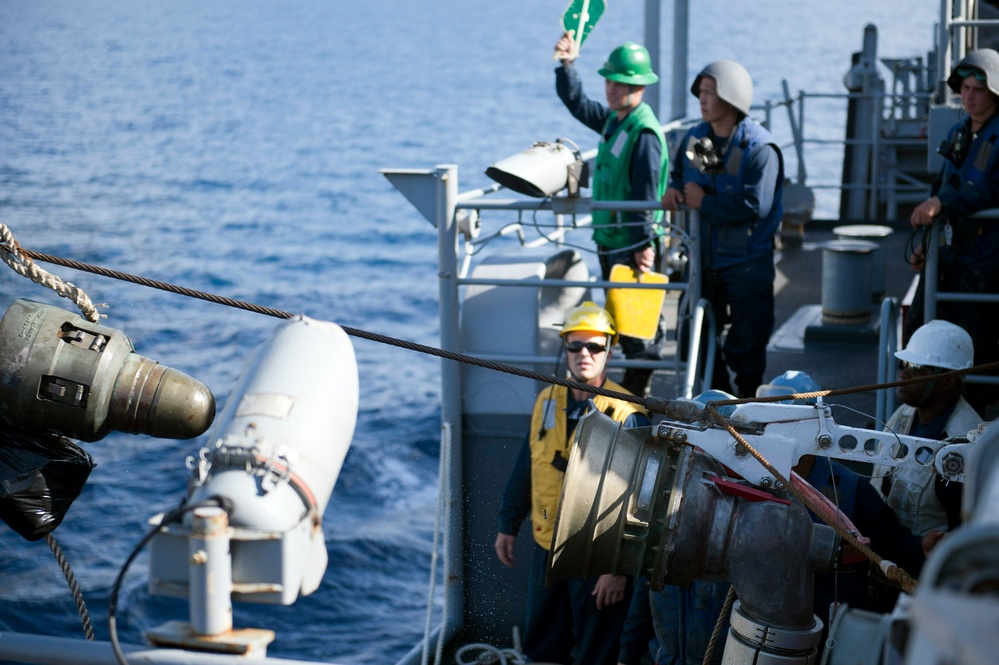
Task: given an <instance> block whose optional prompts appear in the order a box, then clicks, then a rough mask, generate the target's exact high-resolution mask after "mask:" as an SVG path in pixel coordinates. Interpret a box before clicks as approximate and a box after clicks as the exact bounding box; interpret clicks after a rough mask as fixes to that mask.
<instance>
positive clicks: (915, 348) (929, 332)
mask: <svg viewBox="0 0 999 665" xmlns="http://www.w3.org/2000/svg"><path fill="white" fill-rule="evenodd" d="M895 357H896V358H898V359H899V360H902V361H904V362H908V363H912V364H913V365H927V366H929V367H942V368H944V369H967V368H969V367H971V366H972V365H973V364H974V359H975V348H974V345H973V344H972V342H971V335H969V334H968V332H967V331H966V330H965V329H964V328H961V327H960V326H956V325H954V324H953V323H950V322H949V321H941V320H940V319H934V320H933V321H930V322H929V323H926V324H924V325H922V326H921V327H920V328H919V329H918V330H916V332H914V333H912V339H910V340H909V343H908V344H907V345H906V347H905V348H904V349H902V350H901V351H896V352H895Z"/></svg>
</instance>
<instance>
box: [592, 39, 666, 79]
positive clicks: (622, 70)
mask: <svg viewBox="0 0 999 665" xmlns="http://www.w3.org/2000/svg"><path fill="white" fill-rule="evenodd" d="M597 73H598V74H600V75H601V76H603V77H604V78H605V79H609V80H611V81H617V82H618V83H627V84H628V85H652V84H653V83H655V82H656V81H658V80H659V77H658V76H656V73H655V72H654V71H652V58H650V57H649V52H648V50H647V49H646V48H645V47H644V46H642V45H641V44H636V43H635V42H625V43H624V44H621V45H620V46H618V47H617V48H616V49H614V50H613V51H611V54H610V55H609V56H607V62H605V63H604V66H603V67H601V68H600V70H599V72H597Z"/></svg>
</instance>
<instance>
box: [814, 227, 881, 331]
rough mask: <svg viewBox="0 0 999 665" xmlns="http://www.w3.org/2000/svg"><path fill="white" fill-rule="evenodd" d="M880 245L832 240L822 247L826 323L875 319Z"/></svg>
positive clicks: (823, 314)
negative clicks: (875, 278)
mask: <svg viewBox="0 0 999 665" xmlns="http://www.w3.org/2000/svg"><path fill="white" fill-rule="evenodd" d="M877 248H878V244H877V243H874V242H870V241H867V240H831V241H829V242H827V243H825V244H824V245H822V322H823V323H829V324H839V325H856V324H863V323H867V322H868V321H870V319H871V272H872V271H871V259H872V258H873V255H874V251H875V250H876V249H877Z"/></svg>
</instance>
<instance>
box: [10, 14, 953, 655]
mask: <svg viewBox="0 0 999 665" xmlns="http://www.w3.org/2000/svg"><path fill="white" fill-rule="evenodd" d="M692 5H694V6H693V7H692V8H691V38H690V77H689V78H692V77H693V75H694V74H695V73H696V71H698V70H699V69H700V68H701V67H702V66H703V65H704V64H706V63H707V62H710V61H711V60H715V59H719V58H734V59H737V60H740V61H741V62H743V63H744V64H745V65H746V66H747V68H748V69H749V70H750V72H751V73H752V74H753V76H754V80H755V84H756V91H757V100H761V99H762V98H764V97H773V96H777V95H778V94H779V93H780V86H781V80H782V79H787V80H788V82H789V85H790V87H791V89H792V90H793V91H796V90H798V89H807V90H810V91H819V92H842V91H843V89H842V77H843V74H845V72H846V70H847V68H848V65H849V55H850V53H851V52H852V51H855V50H858V49H859V48H860V45H861V36H862V30H863V27H864V25H866V24H868V23H874V24H877V25H878V26H879V27H880V30H879V36H880V44H881V46H880V53H881V54H882V55H883V56H890V57H902V56H906V57H907V56H925V54H926V51H928V50H929V49H930V48H931V46H932V28H933V24H934V22H935V20H936V18H937V3H936V2H933V0H880V1H879V2H874V3H871V2H863V1H861V0H844V1H842V2H837V3H828V2H819V1H818V0H805V1H801V0H798V1H792V0H760V1H758V2H731V1H728V2H726V1H725V0H704V1H702V2H697V3H692ZM564 6H565V2H564V1H563V0H559V1H558V2H555V1H554V0H544V1H540V0H539V1H537V2H531V3H501V2H485V1H483V0H437V1H436V2H433V3H404V2H399V1H398V0H395V1H393V0H367V1H366V2H363V3H348V2H345V1H343V0H328V1H325V2H320V1H319V0H311V1H309V0H285V1H282V2H277V1H263V0H262V1H260V2H252V3H250V2H235V1H221V2H191V1H186V0H180V1H173V2H161V3H134V2H127V1H125V0H99V1H98V0H83V1H72V2H71V1H69V0H46V1H44V2H15V1H14V0H0V222H3V223H5V224H7V225H8V226H9V227H10V228H11V229H12V231H13V233H14V234H15V237H16V238H17V239H18V241H19V242H20V243H21V244H22V245H23V246H24V247H26V248H28V249H33V250H36V251H40V252H44V253H48V254H55V255H59V256H64V257H67V258H71V259H75V260H78V261H82V262H88V263H95V264H99V265H102V266H105V267H108V268H113V269H116V270H121V271H124V272H130V273H135V274H139V275H143V276H146V277H149V278H152V279H158V280H161V281H166V282H171V283H174V284H179V285H182V286H187V287H190V288H194V289H200V290H204V291H209V292H213V293H217V294H219V295H223V296H228V297H232V298H237V299H241V300H246V301H250V302H254V303H258V304H261V305H266V306H269V307H274V308H277V309H282V310H285V311H289V312H294V313H304V314H307V315H309V316H312V317H315V318H320V319H326V320H331V321H335V322H338V323H341V324H343V325H348V326H352V327H355V328H361V329H365V330H369V331H372V332H376V333H381V334H385V335H391V336H395V337H400V338H404V339H409V340H412V341H415V342H420V343H424V344H430V345H436V344H437V341H438V324H437V302H436V299H437V282H436V263H435V262H436V258H435V251H436V240H435V235H434V231H433V229H432V227H431V226H430V225H429V224H428V223H427V222H426V221H425V220H424V219H423V218H422V217H421V216H420V215H419V214H418V213H417V212H416V211H415V210H414V209H413V208H412V207H411V206H410V205H409V204H408V203H407V202H406V201H405V199H404V198H403V197H402V196H401V195H399V194H398V193H396V192H395V191H394V190H393V188H392V187H391V186H390V185H389V184H388V182H387V181H386V180H385V179H384V177H383V176H381V175H380V174H379V173H378V169H379V168H383V167H406V168H417V167H419V168H430V167H433V166H435V165H437V164H443V163H454V164H458V165H459V166H460V171H459V177H460V181H461V189H462V190H464V189H469V188H472V187H479V186H483V185H486V184H488V181H487V179H486V178H485V176H484V175H483V174H482V172H483V170H484V169H485V168H486V167H487V166H488V165H489V164H490V163H492V162H493V161H496V160H498V159H500V158H502V157H505V156H508V155H511V154H514V153H516V152H519V151H521V150H523V149H525V148H527V147H528V146H530V145H531V143H533V142H534V141H538V140H554V139H555V138H559V137H567V138H570V139H572V140H574V141H576V142H577V143H579V144H580V145H581V146H582V147H584V148H588V147H592V145H593V137H592V136H591V135H590V134H589V132H588V130H585V129H583V128H582V127H581V126H580V125H579V124H578V123H576V122H575V121H574V120H573V119H572V118H571V117H569V115H568V113H566V112H565V110H564V109H563V108H562V107H561V105H560V103H559V102H558V100H557V99H556V97H555V95H554V91H553V76H552V68H553V66H554V63H553V62H552V61H551V53H552V46H553V44H554V42H555V40H556V38H557V37H558V31H559V28H558V18H559V16H560V15H561V13H562V10H563V9H564ZM641 12H642V6H641V3H639V2H636V1H630V2H625V1H623V0H617V2H614V3H610V7H609V8H608V10H607V12H606V13H605V15H604V17H603V19H602V20H601V23H600V25H598V26H597V28H596V30H595V31H594V32H593V34H592V36H591V37H590V39H589V40H588V41H587V43H586V44H585V45H584V49H583V56H582V60H581V62H580V68H581V72H582V73H583V78H584V83H585V85H586V87H587V89H588V90H589V91H590V92H591V94H593V96H594V97H599V96H600V90H601V85H602V84H601V82H600V79H599V77H598V76H597V74H596V69H597V68H598V67H599V66H600V64H602V62H603V57H604V55H605V54H606V53H607V52H608V51H609V50H610V49H611V48H613V47H614V46H616V45H617V44H618V43H620V42H622V41H625V40H629V39H630V40H636V41H641V40H642V31H641V27H640V25H641ZM671 18H672V5H671V4H670V3H665V6H664V8H663V22H664V24H665V25H664V35H663V52H664V54H665V56H666V57H667V58H668V54H669V35H670V30H671V26H670V21H671ZM664 69H665V70H666V71H667V72H668V66H666V67H664ZM664 73H665V72H664ZM688 82H689V81H688ZM660 87H663V88H665V87H666V86H660ZM650 94H651V93H650ZM661 94H662V98H663V106H662V108H663V109H668V104H669V92H668V90H666V89H664V90H662V91H661ZM695 109H696V106H695V102H694V100H693V98H692V97H691V99H690V106H689V110H690V111H694V110H695ZM843 116H844V114H843V111H842V108H841V106H840V108H836V107H833V106H830V107H828V108H825V107H817V108H816V109H814V111H812V110H810V112H809V118H808V123H809V124H810V125H811V123H815V131H816V134H820V133H821V132H828V136H831V137H839V136H841V135H842V129H841V128H842V125H843ZM806 161H807V162H808V167H809V174H810V176H811V175H814V176H815V177H817V178H821V179H824V180H835V178H836V177H837V176H838V173H839V163H838V158H837V157H836V155H835V154H832V155H830V154H822V153H816V154H814V155H813V154H808V155H806ZM794 168H795V161H794V158H793V155H789V173H793V169H794ZM822 201H826V200H825V199H820V203H821V205H823V206H826V207H824V208H820V211H819V214H820V216H822V214H823V213H825V214H826V215H831V214H834V204H827V203H823V202H822ZM44 267H46V268H47V269H50V270H52V271H53V272H54V273H56V274H58V275H60V276H62V277H64V278H65V279H67V280H70V281H72V282H73V283H75V284H76V285H78V286H79V287H81V288H83V289H84V290H85V291H86V292H87V293H88V294H89V295H90V297H91V298H92V299H93V300H94V302H98V303H105V304H106V305H107V306H106V307H105V308H103V309H102V312H103V313H104V314H106V316H107V318H106V319H105V321H104V323H105V324H106V325H109V326H111V327H114V328H117V329H119V330H122V331H123V332H125V333H126V334H128V335H129V337H130V338H131V339H132V341H133V343H134V344H135V347H136V349H137V350H138V351H139V352H140V353H141V354H143V355H145V356H148V357H150V358H153V359H154V360H157V361H159V362H161V363H163V364H165V365H168V366H170V367H175V368H177V369H179V370H181V371H183V372H185V373H187V374H190V375H192V376H194V377H196V378H198V379H200V380H201V381H203V382H205V383H206V384H207V385H208V386H209V387H210V388H211V389H212V391H213V392H214V394H215V395H216V398H217V400H218V402H219V405H220V407H221V405H222V404H223V403H224V401H225V399H226V397H227V396H228V393H229V391H230V389H231V386H232V383H233V381H234V380H235V378H236V376H237V375H238V373H239V371H240V369H241V366H242V362H243V358H244V357H245V356H246V355H247V354H248V353H249V352H250V351H251V350H252V349H253V348H254V347H255V346H256V345H257V344H259V343H260V342H261V341H263V340H264V339H265V338H266V337H267V335H268V334H269V333H270V332H271V331H272V330H273V329H274V327H275V326H276V325H278V322H277V321H276V320H275V319H271V318H267V317H264V316H261V315H257V314H251V313H247V312H242V311H238V310H234V309H230V308H225V307H221V306H218V305H214V304H209V303H205V302H201V301H197V300H192V299H189V298H184V297H181V296H178V295H173V294H168V293H163V292H159V291H154V290H150V289H146V288H143V287H139V286H135V285H130V284H125V283H122V282H117V281H113V280H109V279H106V278H102V277H97V276H93V275H90V274H87V273H79V272H76V271H72V270H66V269H62V268H59V267H54V266H44ZM18 297H24V298H31V299H35V300H41V301H44V302H48V303H50V304H54V305H58V306H61V307H64V308H66V309H70V310H72V309H73V306H72V303H69V302H68V301H60V300H59V299H58V298H57V297H56V296H55V295H54V294H52V293H51V292H49V291H47V290H45V289H43V288H42V287H40V286H37V285H35V284H32V283H30V282H28V281H26V280H24V279H22V278H20V277H18V276H17V275H16V274H14V273H13V272H11V271H9V270H2V271H0V298H2V303H3V307H4V308H5V307H6V305H7V304H9V302H10V301H11V300H13V299H14V298H18ZM355 351H356V353H357V358H358V364H359V370H360V386H361V408H360V411H359V414H358V424H357V431H356V434H355V438H354V441H353V444H352V448H351V450H350V453H349V454H348V455H347V458H346V461H345V464H344V468H343V471H342V473H341V476H340V479H339V482H338V483H337V485H336V488H335V489H334V492H333V497H332V499H331V501H330V504H329V507H328V509H327V511H326V514H325V519H324V530H325V533H326V537H327V542H328V547H329V553H330V565H329V568H328V570H327V572H326V575H325V578H324V580H323V585H322V587H321V588H320V589H319V591H317V592H316V593H315V594H313V595H312V596H309V597H306V598H303V599H301V600H300V601H299V602H298V603H297V604H296V605H294V606H292V607H287V608H282V607H271V606H253V605H244V604H241V605H237V606H236V613H235V623H236V625H237V626H241V627H265V628H270V629H272V630H275V631H276V633H277V639H276V641H275V642H274V643H273V644H272V645H271V647H270V649H269V653H270V654H271V655H274V656H283V657H289V658H304V659H315V660H321V661H326V662H339V663H358V664H361V663H386V662H394V661H395V660H397V659H398V658H399V657H401V655H402V654H404V653H405V652H407V651H408V650H409V648H410V647H411V646H412V645H413V644H414V643H415V642H416V641H417V640H418V639H419V636H420V635H421V634H422V629H423V620H424V613H425V603H426V586H427V582H428V571H427V567H428V564H429V562H430V556H431V553H430V551H431V544H432V540H433V526H434V518H433V515H434V510H435V504H436V498H437V497H436V493H437V485H436V482H437V446H438V439H439V436H438V429H439V406H440V389H439V383H438V382H439V378H438V368H439V361H438V360H437V359H434V358H431V357H427V356H423V355H419V354H416V353H413V352H410V351H405V350H401V349H395V348H392V347H386V346H382V345H378V344H375V343H374V342H369V341H364V340H356V341H355ZM331 380H336V377H331ZM203 444H204V440H203V439H199V440H195V441H173V440H159V439H152V438H149V437H141V436H126V435H120V434H112V435H110V436H108V437H107V438H105V439H104V440H102V441H99V442H95V443H91V444H86V446H85V447H86V449H87V450H88V451H89V452H90V453H91V454H92V455H93V456H94V458H95V459H96V461H97V462H98V467H97V468H96V469H95V471H94V473H93V474H92V476H91V479H90V481H89V483H88V484H87V486H86V488H85V490H84V492H83V494H82V496H81V497H80V498H79V499H78V500H77V502H76V503H75V504H74V506H73V507H72V509H71V510H70V512H69V514H68V516H67V518H66V520H65V522H64V523H63V524H62V525H61V526H60V528H59V529H58V530H57V531H56V533H55V535H56V538H57V539H58V541H59V542H60V544H61V546H62V547H63V549H64V551H65V554H66V556H67V558H68V560H69V562H70V564H71V565H72V567H73V569H74V572H75V573H76V575H77V577H78V579H79V581H80V584H81V587H82V589H83V592H84V596H85V599H86V600H87V602H88V606H89V608H90V611H91V614H92V617H93V619H94V624H95V630H96V632H97V637H98V639H107V638H108V633H107V626H106V614H107V604H108V594H109V591H110V588H111V585H112V583H113V581H114V578H115V576H116V575H117V574H118V571H119V569H120V567H121V565H122V563H123V562H124V560H125V558H126V557H127V556H128V554H129V552H130V551H131V549H132V547H133V546H134V545H135V544H136V543H137V542H138V541H139V540H140V539H141V537H142V535H143V533H144V531H145V525H146V520H147V519H148V518H149V517H150V516H152V515H154V514H156V513H158V512H160V511H162V510H164V509H167V508H170V507H172V506H174V505H176V503H177V502H178V501H179V499H180V498H181V497H182V496H183V493H184V488H185V484H186V481H187V477H188V472H187V470H186V468H185V458H186V457H187V456H189V455H192V454H194V453H196V452H197V450H198V449H199V448H200V447H201V446H202V445H203ZM0 560H2V561H3V567H2V572H0V597H2V598H3V603H2V604H0V630H10V631H24V632H40V633H44V634H52V635H78V634H80V632H79V631H80V629H79V622H78V619H77V617H76V613H75V608H74V607H73V604H72V601H71V598H70V595H69V593H68V591H67V589H66V585H65V582H64V580H63V579H62V575H61V573H60V571H59V570H58V567H57V566H56V564H55V562H54V561H53V560H52V557H51V555H50V554H49V552H48V548H47V547H46V546H45V544H44V543H42V542H38V543H28V542H26V541H24V540H23V539H21V538H20V537H19V536H18V535H16V534H15V533H13V532H12V531H10V530H8V529H7V528H6V527H4V526H2V525H0ZM146 564H147V560H146V558H145V555H142V556H140V557H139V558H138V559H137V561H136V563H135V564H134V565H133V567H132V570H131V572H130V574H129V576H128V578H127V580H126V585H125V589H124V590H123V595H122V598H121V599H120V601H119V620H118V626H119V633H120V636H121V639H122V640H123V641H125V642H139V641H141V634H142V632H143V631H144V630H145V629H147V628H150V627H152V626H156V625H158V624H160V623H162V622H164V621H166V620H169V619H185V618H186V616H187V610H186V606H185V605H184V604H183V603H180V602H179V601H174V600H166V599H161V598H152V597H149V596H148V594H147V593H146V590H145V584H146V578H145V575H144V573H145V570H146Z"/></svg>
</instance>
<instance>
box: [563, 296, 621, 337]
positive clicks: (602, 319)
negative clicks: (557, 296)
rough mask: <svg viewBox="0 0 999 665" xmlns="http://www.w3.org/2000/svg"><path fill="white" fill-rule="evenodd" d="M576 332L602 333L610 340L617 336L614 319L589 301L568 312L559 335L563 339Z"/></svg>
mask: <svg viewBox="0 0 999 665" xmlns="http://www.w3.org/2000/svg"><path fill="white" fill-rule="evenodd" d="M577 330H586V331H592V332H597V333H604V334H606V335H610V336H611V338H614V337H615V336H616V335H617V329H616V328H615V326H614V317H612V316H611V315H610V313H609V312H608V311H607V310H606V309H604V308H603V307H601V306H600V305H598V304H597V303H595V302H590V301H586V302H584V303H583V304H582V305H579V306H578V307H574V308H573V309H571V310H569V313H568V314H566V317H565V323H563V324H562V332H561V333H559V334H560V335H561V336H562V337H565V336H566V335H568V334H569V333H571V332H575V331H577Z"/></svg>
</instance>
